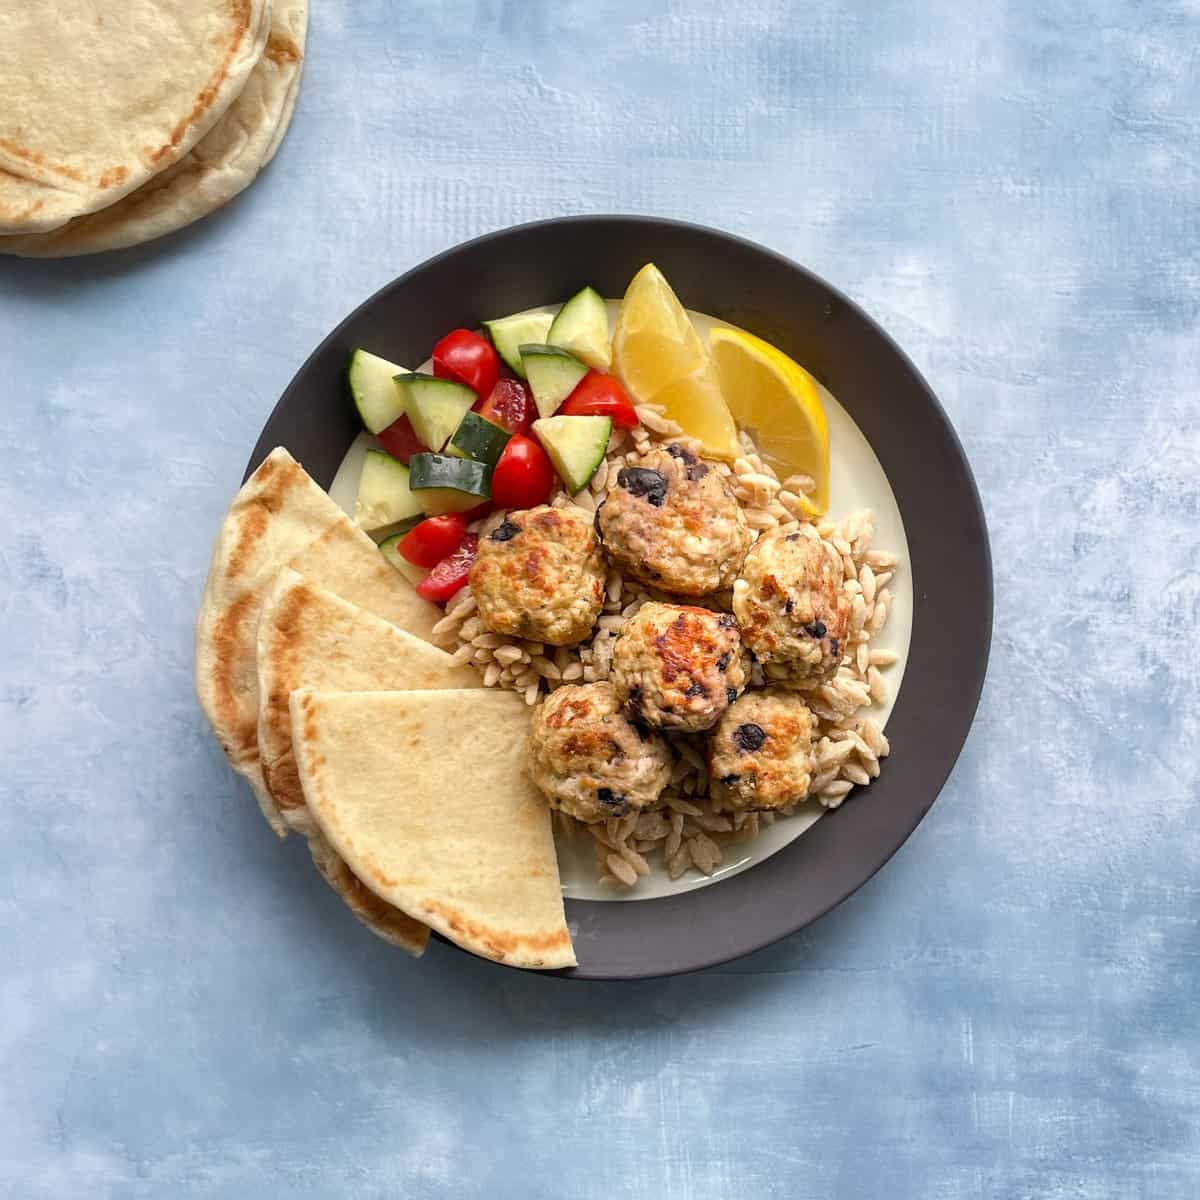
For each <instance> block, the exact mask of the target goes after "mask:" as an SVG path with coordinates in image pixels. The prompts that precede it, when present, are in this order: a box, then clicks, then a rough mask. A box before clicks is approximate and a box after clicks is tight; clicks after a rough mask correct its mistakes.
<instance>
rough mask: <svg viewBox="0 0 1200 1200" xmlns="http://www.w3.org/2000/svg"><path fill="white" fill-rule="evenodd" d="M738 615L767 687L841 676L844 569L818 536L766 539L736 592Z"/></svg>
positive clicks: (780, 534) (784, 534)
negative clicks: (839, 670) (835, 562)
mask: <svg viewBox="0 0 1200 1200" xmlns="http://www.w3.org/2000/svg"><path fill="white" fill-rule="evenodd" d="M733 613H734V616H736V617H737V620H738V624H739V625H740V626H741V629H742V644H743V645H744V646H745V647H746V648H747V649H748V650H750V651H751V652H752V653H753V654H754V656H755V657H756V658H757V659H758V661H759V662H760V663H762V666H763V673H764V675H765V676H766V677H767V679H768V680H769V681H771V682H774V683H779V684H782V685H783V686H785V687H794V688H801V689H809V688H814V687H817V686H818V685H819V684H821V683H823V682H824V681H825V680H826V679H829V678H831V677H832V676H833V675H834V674H836V672H837V669H838V664H839V663H840V662H841V659H842V649H843V646H844V644H845V641H846V628H847V626H848V624H849V621H850V604H849V601H848V599H847V597H846V593H845V592H844V591H843V590H842V577H841V572H840V570H838V569H837V568H836V567H835V566H834V565H833V563H832V561H831V559H830V557H829V555H828V554H827V553H826V551H825V549H824V546H823V544H822V543H821V542H820V541H819V540H818V539H817V538H816V537H815V536H810V535H809V534H806V533H802V532H799V531H797V530H795V529H791V530H789V529H787V528H783V529H772V530H770V531H769V532H767V533H764V534H763V535H762V536H761V537H760V538H759V539H758V541H757V542H755V543H754V545H753V546H751V547H750V553H749V554H747V555H746V561H745V565H744V566H743V567H742V573H741V576H740V578H738V579H737V581H736V582H735V583H734V585H733Z"/></svg>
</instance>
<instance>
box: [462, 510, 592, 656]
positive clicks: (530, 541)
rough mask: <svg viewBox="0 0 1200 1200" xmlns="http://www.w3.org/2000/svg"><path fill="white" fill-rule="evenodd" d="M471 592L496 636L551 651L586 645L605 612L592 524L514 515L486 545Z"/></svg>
mask: <svg viewBox="0 0 1200 1200" xmlns="http://www.w3.org/2000/svg"><path fill="white" fill-rule="evenodd" d="M471 591H472V593H473V594H474V596H475V604H476V607H477V609H478V612H479V619H480V621H482V622H483V624H484V626H485V627H486V628H488V629H490V630H491V631H492V632H493V633H507V634H515V635H517V636H519V637H524V638H529V639H530V640H531V641H535V642H545V643H547V644H548V645H551V646H569V645H571V644H573V643H574V642H578V641H582V640H583V639H584V638H585V637H587V635H588V634H589V633H590V632H591V631H592V626H593V625H595V623H596V618H597V617H598V616H599V615H600V609H601V608H602V607H603V605H604V563H603V560H602V558H601V556H600V547H599V544H598V543H597V541H596V535H595V533H594V531H593V530H592V526H591V523H590V522H589V521H588V519H587V516H586V515H585V514H584V513H583V512H581V511H580V510H579V509H576V508H551V507H549V505H545V504H543V505H542V506H541V507H539V508H530V509H526V510H519V511H514V512H510V513H509V514H508V516H507V517H505V519H504V521H503V523H502V524H500V525H497V526H496V527H495V528H494V529H492V530H491V531H490V532H489V533H486V534H484V535H483V537H481V538H480V540H479V557H478V558H477V559H476V560H475V565H474V566H473V567H472V568H471Z"/></svg>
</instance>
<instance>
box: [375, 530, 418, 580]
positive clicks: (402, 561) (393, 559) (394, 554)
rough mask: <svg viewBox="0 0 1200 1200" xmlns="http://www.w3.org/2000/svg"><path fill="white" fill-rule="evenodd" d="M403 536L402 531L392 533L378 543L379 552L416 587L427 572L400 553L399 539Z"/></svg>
mask: <svg viewBox="0 0 1200 1200" xmlns="http://www.w3.org/2000/svg"><path fill="white" fill-rule="evenodd" d="M403 537H404V534H403V533H393V534H392V536H391V537H389V538H385V539H384V540H383V541H382V542H380V543H379V552H380V554H382V555H383V557H384V558H386V559H387V560H388V562H390V563H391V564H392V566H393V567H395V568H396V570H397V571H399V572H400V574H401V575H403V576H404V578H405V579H407V580H408V582H409V583H411V584H412V585H413V587H416V586H417V584H418V583H420V582H421V580H422V579H424V578H425V576H426V575H428V574H429V572H428V571H427V570H426V569H425V568H424V567H418V566H417V565H416V563H410V562H409V561H408V559H407V558H405V557H404V556H403V555H402V554H401V553H400V541H401V539H402V538H403Z"/></svg>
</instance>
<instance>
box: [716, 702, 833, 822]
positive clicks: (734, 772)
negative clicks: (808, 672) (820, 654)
mask: <svg viewBox="0 0 1200 1200" xmlns="http://www.w3.org/2000/svg"><path fill="white" fill-rule="evenodd" d="M815 726H816V721H815V720H814V718H813V715H812V712H811V711H810V710H809V707H808V705H807V704H805V703H804V701H803V699H801V697H799V696H797V695H796V693H795V692H788V691H775V690H772V689H768V690H767V691H765V692H747V693H746V694H745V695H744V696H742V697H740V698H739V699H738V700H735V701H734V702H733V704H731V705H730V706H729V708H728V709H726V711H725V715H724V716H723V717H722V718H721V720H720V722H719V724H718V725H717V727H716V729H714V730H713V733H712V738H711V740H710V746H709V771H710V772H711V774H712V800H713V807H714V808H715V809H716V810H717V811H718V812H771V811H773V810H776V809H780V808H787V807H788V806H789V805H792V804H797V803H799V802H800V801H802V800H803V799H804V798H805V797H806V796H807V795H808V789H809V785H810V784H811V783H812V743H813V730H814V728H815Z"/></svg>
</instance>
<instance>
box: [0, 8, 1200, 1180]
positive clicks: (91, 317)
mask: <svg viewBox="0 0 1200 1200" xmlns="http://www.w3.org/2000/svg"><path fill="white" fill-rule="evenodd" d="M314 8H315V11H314V12H313V27H312V34H311V47H310V59H309V64H308V68H307V75H306V79H305V83H304V88H303V92H302V96H301V102H300V107H299V111H298V114H297V117H296V121H295V124H294V126H293V129H292V132H291V134H290V136H289V138H288V140H287V142H286V143H285V144H284V147H283V149H282V152H281V154H280V156H279V158H278V160H277V161H276V163H275V164H274V166H272V167H271V168H270V170H269V172H268V173H267V174H266V175H265V176H264V177H263V178H262V179H261V180H260V181H259V182H258V184H257V185H256V186H255V187H254V188H253V189H252V190H251V192H249V193H248V194H247V195H246V196H244V197H243V198H242V199H241V200H240V201H238V202H237V203H236V204H234V205H233V206H231V207H230V208H229V209H228V210H227V211H226V212H225V213H223V214H221V215H219V216H218V217H216V218H214V219H211V220H209V221H207V222H205V223H204V224H202V225H201V226H199V227H197V228H195V229H194V230H192V231H190V232H187V233H185V234H183V235H181V236H177V237H175V238H172V239H171V240H170V241H168V242H166V243H164V244H161V245H158V246H153V247H149V248H144V249H141V250H138V251H134V252H129V253H124V254H119V255H114V256H109V257H105V258H102V259H96V260H91V261H83V262H74V263H71V262H67V263H58V264H53V263H51V264H36V263H15V262H11V261H5V260H0V366H2V375H0V445H2V446H3V450H4V454H3V467H2V468H0V502H2V505H3V522H2V523H0V761H2V767H0V772H2V774H0V841H2V844H3V846H4V851H5V852H4V870H3V884H2V885H0V952H2V953H3V961H4V967H3V970H2V971H0V1192H2V1193H3V1194H4V1195H10V1196H14V1197H63V1198H65V1197H79V1196H85V1195H86V1196H137V1197H142V1196H145V1197H158V1196H171V1197H192V1196H196V1197H199V1196H205V1197H209V1196H216V1197H242V1196H251V1195H260V1196H270V1195H289V1196H295V1197H302V1196H303V1197H308V1196H313V1197H316V1196H346V1195H353V1196H359V1197H375V1196H380V1197H382V1196H404V1197H431V1196H455V1197H467V1198H476V1197H478V1198H484V1197H488V1198H491V1197H510V1196H511V1197H557V1196H566V1195H571V1196H579V1197H598V1198H599V1197H603V1198H605V1200H608V1198H610V1197H613V1196H623V1197H634V1198H638V1200H641V1198H643V1197H644V1198H647V1200H708V1198H712V1197H730V1196H739V1197H741V1196H747V1197H749V1196H753V1197H781V1198H783V1197H786V1198H788V1200H797V1198H810V1197H811V1198H824V1197H830V1196H867V1197H889V1198H894V1200H909V1198H912V1200H918V1198H919V1200H959V1198H961V1197H968V1196H969V1197H974V1196H987V1197H992V1196H995V1197H1004V1198H1009V1197H1023V1196H1031V1197H1032V1196H1036V1197H1063V1198H1065V1197H1072V1198H1089V1200H1090V1198H1094V1197H1110V1196H1111V1197H1132V1196H1141V1197H1154V1198H1161V1200H1192V1198H1194V1197H1195V1196H1196V1195H1198V1194H1200V1048H1198V1041H1197V1020H1196V1012H1197V1007H1198V1004H1200V984H1198V977H1200V937H1198V933H1197V924H1196V923H1197V916H1198V915H1200V890H1198V888H1200V885H1198V882H1197V878H1198V868H1200V832H1198V828H1197V821H1196V804H1197V769H1196V765H1195V752H1194V750H1195V744H1196V741H1197V739H1198V737H1200V702H1198V701H1197V695H1196V684H1195V680H1196V678H1197V675H1198V674H1200V649H1198V647H1200V639H1198V638H1197V632H1198V630H1197V625H1198V622H1200V550H1198V548H1197V536H1196V528H1197V518H1198V517H1200V451H1198V447H1200V436H1198V430H1197V416H1198V409H1200V400H1198V397H1200V337H1198V333H1197V330H1198V328H1200V325H1198V317H1200V312H1198V308H1200V300H1198V294H1200V238H1198V237H1197V232H1198V229H1200V212H1198V209H1197V199H1198V197H1200V149H1198V147H1200V119H1198V114H1200V70H1198V65H1200V63H1198V60H1197V50H1196V47H1197V44H1198V40H1200V7H1198V6H1197V4H1196V3H1195V0H1160V2H1158V3H1154V4H1149V3H1137V2H1135V0H1098V2H1097V3H1094V4H1090V5H1079V4H1068V3H1066V2H1065V0H1044V2H1040V3H1033V2H1032V0H1024V2H1020V3H1012V4H1007V5H1004V4H995V3H992V2H990V0H937V2H935V0H927V2H925V3H894V2H886V0H877V2H875V3H871V4H865V3H864V4H857V5H855V4H850V3H835V2H833V0H811V2H809V3H804V4H799V3H796V4H787V3H784V2H783V0H743V3H741V4H739V5H734V4H728V3H722V4H711V5H709V4H704V5H700V4H682V3H680V4H671V5H663V6H658V5H647V4H644V3H633V2H625V3H611V4H605V3H591V4H580V3H574V2H572V0H559V2H558V3H554V4H550V3H545V2H543V0H536V2H535V0H527V2H525V3H518V2H517V0H510V2H507V3H506V2H501V0H479V2H477V3H466V2H465V0H442V2H437V3H434V2H428V3H422V4H416V3H407V4H399V3H389V2H387V0H358V2H357V3H355V4H351V3H348V2H335V0H314ZM660 8H661V9H662V10H663V11H662V12H661V13H659V15H647V14H650V13H653V12H655V11H656V10H658V9H660ZM621 210H626V211H635V212H650V213H659V214H666V215H673V216H678V217H682V218H687V219H692V220H697V221H701V222H706V223H710V224H714V225H718V226H722V227H725V228H727V229H730V230H732V231H734V232H737V233H741V234H745V235H747V236H750V237H752V238H755V239H757V240H759V241H762V242H765V243H767V244H769V245H771V246H773V247H775V248H777V249H779V250H781V251H782V252H784V253H786V254H789V255H791V256H792V257H794V258H796V259H798V260H800V261H801V262H804V263H806V264H807V265H809V266H811V267H812V268H814V269H815V270H816V271H818V272H819V273H821V274H823V275H825V276H826V277H827V278H829V279H830V280H832V281H833V282H835V283H836V284H838V285H839V286H841V287H842V288H844V289H845V290H846V291H847V292H849V293H850V294H851V295H852V296H854V297H855V298H856V299H858V300H859V301H861V302H862V303H863V304H864V305H865V306H866V307H867V309H868V310H869V311H871V312H872V313H873V314H874V315H875V316H877V317H878V318H879V319H880V320H881V321H882V322H883V323H884V325H885V326H887V328H888V329H890V330H891V331H892V332H893V333H894V334H895V335H896V336H897V337H898V338H899V340H900V341H901V342H902V344H903V345H904V346H905V348H906V349H907V351H908V352H909V353H910V354H911V355H912V357H913V358H914V359H915V361H916V362H917V364H918V365H919V367H920V368H921V370H922V371H923V372H924V373H925V374H926V376H927V377H928V378H929V380H930V381H931V383H932V384H933V386H934V387H935V389H936V390H937V391H938V393H939V394H940V396H941V397H942V399H943V401H944V402H945V404H946V406H947V408H948V410H949V411H950V413H951V415H952V417H953V419H954V421H955V423H956V425H957V427H958V429H959V431H960V433H961V435H962V438H963V441H964V444H965V446H966V448H967V451H968V453H969V455H970V457H971V460H972V462H973V464H974V466H975V469H976V472H977V475H978V479H979V483H980V487H981V490H982V494H983V500H984V503H985V506H986V509H987V514H988V519H989V521H990V523H991V529H992V533H993V539H994V554H995V561H996V569H997V616H996V638H995V644H994V650H993V658H992V668H991V672H990V675H989V681H988V685H987V688H986V690H985V693H984V697H983V702H982V707H981V709H980V714H979V719H978V722H977V725H976V727H975V730H974V732H973V734H972V737H971V739H970V742H969V744H968V746H967V749H966V752H965V754H964V756H963V758H962V760H961V762H960V763H959V766H958V769H957V770H956V772H955V774H954V776H953V778H952V780H951V782H950V784H949V786H948V787H947V789H946V791H945V793H944V794H943V797H942V799H941V801H940V802H939V803H938V804H937V805H936V806H935V808H934V810H933V812H932V814H931V815H930V817H929V818H928V820H927V821H926V822H925V823H924V824H923V825H922V827H921V828H920V830H919V831H918V832H917V834H916V835H915V836H914V837H913V839H912V840H911V841H910V843H909V845H908V846H907V847H906V848H905V849H904V851H903V852H902V853H901V854H900V855H899V856H898V857H897V858H896V859H895V860H894V861H893V862H892V864H891V865H890V866H889V867H888V868H887V869H886V870H884V871H883V872H882V874H881V875H880V876H878V877H877V878H876V879H875V880H874V881H873V882H872V883H871V884H870V885H869V886H867V887H866V888H864V889H863V890H862V892H860V893H859V894H858V895H857V896H855V897H854V898H853V899H852V900H850V901H849V902H848V903H846V904H845V905H843V906H842V908H841V909H839V910H838V911H836V912H835V913H834V914H833V915H832V916H830V917H829V918H827V919H826V920H824V921H823V922H821V923H820V924H818V925H817V926H816V927H814V928H812V929H810V930H808V931H807V932H805V933H804V934H802V935H800V936H798V937H795V938H793V939H792V940H790V941H788V942H786V943H785V944H782V945H779V946H777V947H775V948H774V949H771V950H768V951H765V952H763V953H760V954H757V955H755V956H753V957H751V958H748V959H745V960H743V961H741V962H739V963H736V964H734V965H731V966H729V967H726V968H724V969H720V970H714V971H710V972H708V973H706V974H704V975H700V976H696V977H693V978H684V979H677V980H673V981H664V982H659V983H647V984H641V985H634V986H618V985H591V986H576V985H569V984H564V983H560V982H556V981H547V980H544V979H539V978H534V977H526V976H521V975H518V974H515V973H511V972H510V973H506V972H502V971H499V970H497V969H494V968H491V967H488V966H485V965H482V964H479V963H475V962H472V961H469V960H467V959H466V958H464V957H463V956H460V955H457V954H455V953H452V952H450V951H448V950H446V949H445V948H443V947H437V946H435V947H433V948H432V949H431V951H430V953H429V955H428V957H427V958H426V960H425V961H424V962H423V963H422V964H420V965H414V964H412V963H410V962H408V961H406V960H403V959H401V958H400V957H399V956H397V955H395V954H393V953H390V952H388V951H387V950H386V949H385V948H384V947H383V946H382V945H381V944H380V943H378V942H377V941H375V940H374V939H373V938H372V937H371V936H370V935H369V934H368V933H366V932H365V931H363V930H361V929H359V928H358V927H357V926H356V925H355V924H354V923H353V922H352V921H350V920H349V919H348V918H347V916H346V914H345V913H344V912H343V910H342V909H341V907H340V905H339V903H338V902H337V900H336V899H335V897H333V896H332V894H331V893H329V892H328V891H327V890H326V889H325V888H324V887H322V886H319V885H317V884H316V881H315V880H314V878H313V877H312V871H311V868H310V866H309V864H308V861H307V857H306V855H305V854H304V852H303V849H302V847H301V846H300V845H299V844H296V843H295V841H294V839H293V841H292V842H291V843H289V844H287V845H284V846H280V845H278V844H277V843H276V841H275V839H274V837H273V836H272V835H271V834H270V833H269V832H268V831H267V829H266V827H265V825H264V824H263V822H262V820H261V819H260V817H259V815H258V813H257V811H256V809H255V806H254V803H253V801H252V800H251V798H250V795H249V793H248V792H247V791H246V789H245V788H244V787H242V786H241V785H240V784H239V783H236V782H235V781H234V778H233V777H232V775H231V774H230V773H229V772H228V771H227V770H226V768H225V766H224V764H223V761H222V759H221V757H220V754H219V752H218V750H217V749H216V747H215V745H214V744H213V743H212V741H211V739H210V738H209V736H208V734H207V731H206V729H205V727H204V726H203V724H202V720H201V717H200V715H199V712H198V711H197V708H196V705H195V702H194V700H193V696H192V685H191V631H192V622H193V617H194V613H195V609H196V605H197V600H198V596H199V592H200V587H201V583H202V579H203V573H204V570H205V567H206V563H207V557H208V551H209V546H210V541H211V538H212V536H213V533H214V531H215V529H216V526H217V523H218V521H219V519H220V516H221V514H222V511H223V509H224V507H225V505H226V504H227V502H228V500H229V497H230V495H231V494H232V492H233V490H234V488H235V486H236V484H237V481H238V478H239V476H240V472H241V469H242V465H243V463H244V461H245V459H246V456H247V453H248V451H249V448H250V447H251V446H252V444H253V442H254V440H255V437H256V436H257V433H258V430H259V428H260V426H261V425H262V422H263V420H264V418H265V417H266V415H267V413H268V412H269V410H270V408H271V406H272V404H273V403H274V401H275V399H276V398H277V397H278V395H279V393H280V391H281V390H282V389H283V387H284V386H285V384H286V383H287V381H288V379H289V378H290V377H291V375H292V373H293V372H294V370H295V369H296V368H297V366H298V365H299V364H300V363H301V362H302V360H303V359H304V357H305V356H306V354H307V353H308V352H309V350H310V349H311V348H312V347H313V346H314V345H315V344H316V342H317V341H318V340H319V339H320V337H321V336H322V335H323V334H324V333H325V332H326V330H327V329H328V328H329V327H330V326H331V325H332V324H334V323H335V322H336V321H337V320H338V319H339V318H340V317H341V316H342V315H343V314H344V313H345V312H346V311H348V310H349V309H350V308H351V307H352V306H353V305H355V304H356V303H358V301H359V300H361V299H362V298H364V297H365V296H367V295H368V294H369V293H370V292H372V291H373V290H374V289H375V288H376V287H377V286H379V285H380V284H382V283H384V282H385V281H386V280H388V279H389V278H391V277H392V276H393V275H395V274H397V273H398V272H399V271H401V270H402V269H404V268H406V267H408V266H410V265H412V264H414V263H416V262H418V261H419V260H421V259H422V258H424V257H426V256H427V255H428V254H430V253H432V252H434V251H437V250H440V249H443V248H444V247H446V246H449V245H451V244H453V243H454V242H456V241H459V240H461V239H463V238H466V237H468V236H471V235H473V234H476V233H480V232H483V231H485V230H489V229H492V228H495V227H498V226H502V225H505V224H510V223H513V222H517V221H522V220H526V219H530V218H535V217H541V216H548V215H555V214H561V213H571V212H595V211H621Z"/></svg>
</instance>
